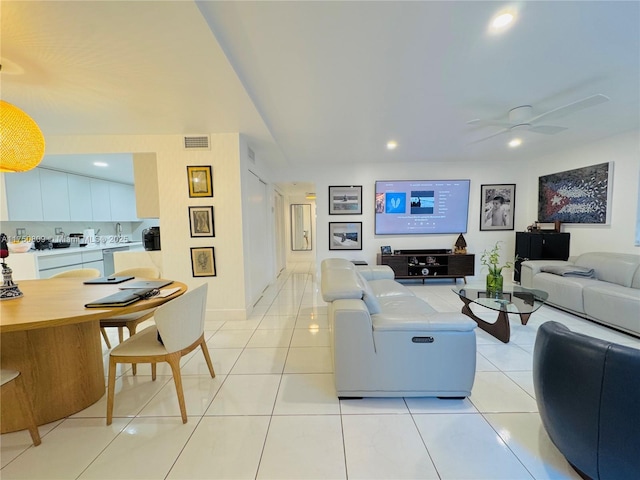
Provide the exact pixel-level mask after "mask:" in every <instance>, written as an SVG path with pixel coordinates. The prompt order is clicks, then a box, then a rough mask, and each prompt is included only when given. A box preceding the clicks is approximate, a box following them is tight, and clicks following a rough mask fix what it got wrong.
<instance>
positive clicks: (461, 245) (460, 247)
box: [453, 234, 467, 255]
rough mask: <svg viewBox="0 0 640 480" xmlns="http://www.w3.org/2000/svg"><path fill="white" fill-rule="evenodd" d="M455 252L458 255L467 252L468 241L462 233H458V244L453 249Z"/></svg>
mask: <svg viewBox="0 0 640 480" xmlns="http://www.w3.org/2000/svg"><path fill="white" fill-rule="evenodd" d="M453 253H455V254H458V255H466V254H467V241H466V240H465V239H464V237H463V236H462V234H460V235H458V239H457V240H456V244H455V246H454V249H453Z"/></svg>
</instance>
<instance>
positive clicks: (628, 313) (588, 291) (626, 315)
mask: <svg viewBox="0 0 640 480" xmlns="http://www.w3.org/2000/svg"><path fill="white" fill-rule="evenodd" d="M582 297H583V299H584V308H585V312H586V313H587V315H588V316H589V318H592V319H593V320H596V321H599V322H603V323H606V324H608V325H612V326H614V327H618V328H621V329H623V330H626V331H630V332H635V333H636V334H638V333H639V332H640V290H637V289H634V288H626V287H621V286H620V285H616V284H613V283H606V282H598V283H597V284H591V285H587V286H585V287H584V289H583V290H582Z"/></svg>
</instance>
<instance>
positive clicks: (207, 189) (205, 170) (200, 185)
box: [187, 165, 213, 198]
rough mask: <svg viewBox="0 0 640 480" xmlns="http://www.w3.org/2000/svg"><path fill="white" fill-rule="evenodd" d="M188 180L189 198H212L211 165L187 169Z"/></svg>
mask: <svg viewBox="0 0 640 480" xmlns="http://www.w3.org/2000/svg"><path fill="white" fill-rule="evenodd" d="M187 177H188V179H189V197H191V198H197V197H213V180H212V179H213V174H212V173H211V165H197V166H188V167H187Z"/></svg>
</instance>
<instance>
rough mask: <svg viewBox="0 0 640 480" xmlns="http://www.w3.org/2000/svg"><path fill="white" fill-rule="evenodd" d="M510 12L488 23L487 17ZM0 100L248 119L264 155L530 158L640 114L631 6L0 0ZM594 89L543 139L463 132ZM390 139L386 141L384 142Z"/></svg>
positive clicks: (46, 111) (115, 122)
mask: <svg viewBox="0 0 640 480" xmlns="http://www.w3.org/2000/svg"><path fill="white" fill-rule="evenodd" d="M508 5H511V6H515V7H517V8H518V10H519V14H518V19H517V21H516V23H515V24H514V25H513V27H512V28H510V29H509V30H508V31H507V32H506V33H504V34H502V35H490V34H488V33H487V25H488V23H489V20H490V19H491V17H492V15H493V14H494V13H496V12H497V11H498V10H499V9H501V8H503V7H505V6H508ZM0 6H1V9H2V11H1V13H2V18H1V22H2V24H1V27H2V31H1V41H2V43H1V47H2V50H1V52H0V53H1V55H2V64H3V68H2V74H1V81H2V84H1V87H2V98H3V99H4V100H6V101H9V102H11V103H14V104H16V105H18V106H19V107H21V108H22V109H24V110H25V111H26V112H28V113H29V114H30V115H31V116H32V117H33V118H34V119H35V120H36V121H37V122H38V123H39V125H40V126H41V128H42V130H43V132H44V134H45V138H46V136H47V135H65V134H75V135H82V134H176V133H178V134H194V133H209V132H237V131H240V132H242V133H245V134H246V135H247V136H248V138H249V142H250V144H251V146H252V148H254V150H255V151H256V152H258V155H259V156H260V157H261V158H263V159H265V160H266V161H269V162H271V163H272V165H273V166H275V167H286V168H291V167H296V166H300V167H302V168H304V166H305V165H310V164H314V165H316V164H318V163H326V164H329V163H336V164H339V163H342V162H362V163H365V162H386V161H391V160H394V161H396V160H397V161H408V162H417V161H438V162H441V161H482V160H488V159H490V160H502V159H504V160H508V159H509V160H510V159H513V160H515V161H526V160H528V159H532V158H536V157H538V156H540V155H544V154H548V153H551V152H554V151H558V150H560V149H565V148H571V147H572V146H575V145H578V144H584V143H587V142H591V141H596V140H599V139H602V138H605V137H607V136H611V135H615V134H618V133H621V132H625V131H629V130H638V129H639V126H640V100H639V99H640V2H637V1H634V2H613V1H602V2H597V1H589V2H586V1H585V2H582V1H571V2H562V1H555V2H541V1H540V2H519V3H506V2H505V3H502V2H485V1H476V2H457V1H440V2H436V1H427V2H401V1H394V2H391V1H389V2H361V1H355V2H269V1H266V2H213V1H204V2H192V1H177V2H171V1H163V2H134V1H107V2H94V1H82V2H75V1H69V2H57V1H44V2H37V1H28V2H27V1H4V0H3V1H2V2H1V3H0ZM597 93H601V94H604V95H606V96H608V97H609V98H610V101H608V102H606V103H602V104H600V105H597V106H593V107H591V108H587V109H584V110H581V111H579V112H577V113H573V114H571V115H567V116H565V117H561V118H554V119H553V122H552V124H553V125H558V126H562V127H567V130H564V131H562V132H560V133H557V134H555V135H543V134H539V133H533V132H524V133H523V140H524V144H523V145H522V147H520V148H519V149H517V150H513V149H512V150H510V149H508V147H506V141H507V140H509V137H508V136H507V135H501V136H497V137H494V138H492V139H489V140H486V141H483V142H480V143H472V142H474V141H475V140H478V139H480V138H482V137H485V136H488V135H491V134H493V133H495V132H497V131H499V130H500V127H493V126H492V127H488V126H486V127H478V126H472V125H468V124H467V122H468V121H469V120H472V119H476V118H482V119H501V120H505V119H506V115H507V112H508V110H509V109H511V108H513V107H516V106H519V105H523V104H530V105H532V106H533V109H534V115H535V114H539V113H542V112H545V111H547V110H551V109H554V108H556V107H559V106H562V105H566V104H569V103H572V102H574V101H577V100H580V99H582V98H585V97H588V96H590V95H593V94H597ZM390 139H394V140H396V141H398V143H399V147H398V148H397V149H396V150H395V151H392V152H390V151H387V150H386V149H385V144H386V142H387V141H388V140H390Z"/></svg>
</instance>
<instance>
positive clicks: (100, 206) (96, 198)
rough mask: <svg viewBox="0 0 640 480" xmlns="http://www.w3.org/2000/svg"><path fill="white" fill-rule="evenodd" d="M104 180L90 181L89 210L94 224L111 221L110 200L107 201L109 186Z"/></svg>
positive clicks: (93, 179)
mask: <svg viewBox="0 0 640 480" xmlns="http://www.w3.org/2000/svg"><path fill="white" fill-rule="evenodd" d="M110 183H111V182H107V181H106V180H98V179H96V178H92V179H91V208H92V210H93V218H92V220H93V221H94V222H110V221H111V200H110V199H109V184H110Z"/></svg>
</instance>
